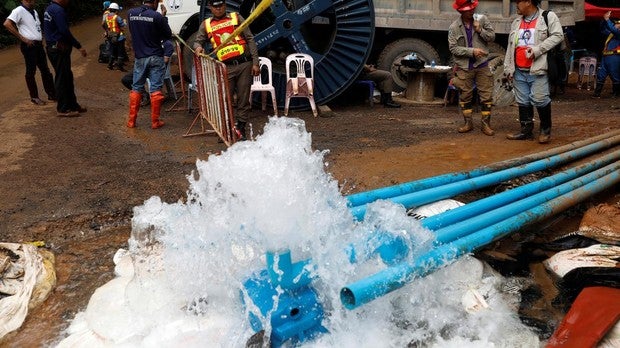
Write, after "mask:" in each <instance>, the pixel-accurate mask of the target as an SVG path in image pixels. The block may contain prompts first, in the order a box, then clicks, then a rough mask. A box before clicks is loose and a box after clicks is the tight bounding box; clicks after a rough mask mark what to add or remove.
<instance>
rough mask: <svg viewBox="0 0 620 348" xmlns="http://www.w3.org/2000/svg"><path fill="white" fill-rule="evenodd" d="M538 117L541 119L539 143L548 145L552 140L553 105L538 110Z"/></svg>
mask: <svg viewBox="0 0 620 348" xmlns="http://www.w3.org/2000/svg"><path fill="white" fill-rule="evenodd" d="M536 110H537V111H538V117H539V118H540V133H539V134H538V142H539V143H540V144H546V143H548V142H549V140H551V103H549V104H547V105H545V106H543V107H538V108H536Z"/></svg>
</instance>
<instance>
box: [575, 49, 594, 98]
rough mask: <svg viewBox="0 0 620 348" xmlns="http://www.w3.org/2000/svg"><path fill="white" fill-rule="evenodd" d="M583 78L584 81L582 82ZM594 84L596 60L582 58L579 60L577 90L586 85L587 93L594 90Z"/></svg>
mask: <svg viewBox="0 0 620 348" xmlns="http://www.w3.org/2000/svg"><path fill="white" fill-rule="evenodd" d="M584 76H585V81H584ZM595 82H596V58H594V57H582V58H579V77H578V78H577V89H582V88H583V85H584V84H585V85H586V89H587V90H588V91H589V90H590V89H593V88H594V84H595Z"/></svg>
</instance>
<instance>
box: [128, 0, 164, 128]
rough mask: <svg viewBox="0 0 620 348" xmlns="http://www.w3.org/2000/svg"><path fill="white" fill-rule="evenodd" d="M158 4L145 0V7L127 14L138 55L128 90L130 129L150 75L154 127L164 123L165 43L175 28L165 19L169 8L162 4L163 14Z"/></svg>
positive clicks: (135, 50)
mask: <svg viewBox="0 0 620 348" xmlns="http://www.w3.org/2000/svg"><path fill="white" fill-rule="evenodd" d="M157 6H158V3H157V1H156V0H144V2H143V3H142V6H140V7H135V8H132V9H131V10H129V13H128V14H127V18H128V20H129V31H130V32H131V39H132V40H131V44H132V46H133V52H134V56H135V61H134V65H133V83H132V87H131V91H130V92H129V119H128V121H127V127H128V128H134V127H136V119H137V118H138V111H139V110H140V102H141V101H142V93H144V92H145V89H144V84H145V83H146V79H147V78H148V79H149V82H150V87H149V93H150V96H151V128H152V129H157V128H160V127H162V126H163V125H164V122H163V121H161V120H160V119H159V117H160V115H161V106H162V104H163V102H164V99H165V98H164V94H163V93H162V92H161V89H162V87H163V85H164V74H165V72H166V62H165V61H164V47H163V46H162V42H164V41H166V40H170V39H172V31H171V30H170V26H169V25H168V19H167V18H166V7H165V6H164V5H163V4H162V5H161V11H162V13H159V12H157V11H156V9H157Z"/></svg>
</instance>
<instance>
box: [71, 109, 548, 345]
mask: <svg viewBox="0 0 620 348" xmlns="http://www.w3.org/2000/svg"><path fill="white" fill-rule="evenodd" d="M325 154H326V152H321V151H316V150H313V149H312V147H311V136H310V134H309V133H307V132H306V130H305V125H304V123H303V121H301V120H298V119H290V118H272V119H270V121H269V123H268V124H267V126H266V128H265V131H264V134H263V135H262V136H260V137H258V139H257V140H256V141H251V142H242V143H238V144H235V145H234V146H232V147H230V148H229V149H228V150H227V151H225V152H223V153H222V154H221V155H217V156H216V155H212V156H210V157H209V158H208V160H207V161H200V160H199V161H197V163H196V171H195V172H194V173H192V174H191V175H189V176H188V181H189V189H188V192H187V198H186V199H185V200H184V201H179V202H176V203H166V202H162V201H161V199H160V198H159V197H152V198H150V199H148V200H147V201H145V203H144V204H143V205H142V206H139V207H136V208H134V217H133V219H132V236H131V238H130V241H129V245H130V248H129V252H128V253H126V255H124V256H123V255H121V256H119V259H122V260H125V262H121V261H119V262H117V274H118V277H117V278H116V279H114V280H112V281H111V282H109V283H108V284H106V285H104V286H103V287H101V288H99V289H98V290H97V291H96V292H95V294H93V296H92V297H91V300H90V302H89V305H88V308H87V309H86V311H85V312H84V313H80V314H79V315H78V316H76V318H75V320H74V321H73V322H72V325H71V327H70V329H69V331H68V334H69V336H68V337H67V338H65V340H63V341H62V342H61V343H60V346H72V345H73V346H76V345H77V346H89V347H93V346H121V345H122V346H146V347H172V346H183V347H204V346H218V347H242V346H244V345H245V342H246V340H247V339H248V338H249V337H250V336H251V335H252V334H253V333H254V332H253V331H252V330H251V328H250V327H249V322H248V320H247V312H246V310H248V309H245V310H244V308H243V306H242V304H241V301H240V299H239V291H240V290H241V289H242V282H243V281H245V280H246V279H247V278H248V277H250V276H251V275H252V273H254V272H256V271H259V270H261V269H264V268H265V257H264V254H265V252H266V251H278V250H285V249H289V250H291V255H292V257H293V261H294V262H295V261H298V260H303V259H307V258H311V259H312V260H313V263H314V264H315V265H316V266H317V268H316V269H317V271H316V272H317V275H318V278H316V279H315V280H314V281H313V283H312V286H313V287H314V288H315V289H316V290H317V293H318V294H319V297H320V301H321V304H322V305H323V307H324V310H325V312H326V319H325V322H324V326H325V327H326V328H327V329H328V330H329V331H330V333H329V334H326V335H323V336H321V337H319V338H318V339H316V340H314V341H311V342H307V343H304V345H305V346H311V347H334V346H338V347H405V346H407V345H408V344H409V343H410V342H425V344H428V345H429V346H432V345H433V344H434V345H436V346H448V347H449V346H454V347H456V346H458V347H463V346H467V345H470V346H472V347H473V346H476V347H481V346H482V347H484V346H488V347H516V346H524V347H531V346H535V345H537V342H538V340H537V337H536V335H534V334H533V333H531V332H530V331H529V330H528V329H527V328H525V327H524V326H523V325H522V324H521V323H520V322H519V320H518V318H517V317H516V314H515V313H516V310H515V309H514V308H511V307H510V305H509V304H511V303H515V302H518V299H516V300H515V299H514V298H512V299H510V298H509V299H508V300H507V299H506V295H505V294H503V293H501V291H499V289H501V285H502V283H503V278H501V277H499V276H496V275H489V273H488V272H483V271H482V264H481V263H480V262H479V261H477V260H475V259H473V258H471V257H465V258H464V259H463V260H461V261H459V262H457V263H455V264H454V265H451V266H449V267H446V268H444V269H442V270H440V271H438V272H436V273H434V274H431V275H430V276H427V277H426V278H424V279H420V280H417V281H414V282H412V284H410V285H408V286H406V287H404V288H403V289H401V290H398V291H395V292H393V293H391V294H388V295H387V296H384V297H383V298H380V299H377V300H375V301H373V302H371V303H369V304H367V305H364V306H362V307H361V308H359V309H356V310H353V311H348V310H345V309H343V307H342V305H341V303H340V299H339V291H340V289H341V288H342V287H343V286H345V285H347V284H348V283H350V282H353V281H355V280H358V279H360V278H362V277H363V276H365V275H369V274H371V273H373V272H376V271H378V270H380V269H382V268H384V267H385V265H383V264H382V263H381V262H380V261H378V260H376V259H371V260H368V261H366V262H363V263H358V264H350V263H349V261H348V259H349V258H348V255H347V252H346V249H347V248H346V247H347V246H348V245H351V244H356V243H357V244H360V242H361V241H366V240H369V231H377V230H380V231H387V232H389V233H393V234H396V235H399V236H403V237H405V239H406V240H407V241H408V242H409V243H410V247H411V248H412V251H413V252H412V253H411V255H410V256H409V257H413V256H414V255H416V254H419V253H420V252H422V251H423V250H425V249H426V248H427V247H429V245H430V244H431V243H432V235H431V233H430V232H429V231H426V230H424V229H423V228H422V227H420V225H419V222H417V221H415V220H414V219H413V218H411V217H408V216H407V215H406V212H405V209H404V208H403V207H401V206H398V205H395V204H392V203H389V202H386V201H379V202H375V203H372V204H371V205H370V206H369V208H368V213H367V217H366V220H365V221H364V222H360V223H358V222H355V221H354V220H353V218H352V216H351V214H350V213H349V210H348V208H347V205H346V199H345V198H344V197H343V196H342V195H341V193H340V192H339V189H338V183H337V182H336V181H335V180H334V179H333V178H332V177H331V176H330V175H329V174H327V173H326V170H325V169H326V165H325V164H324V156H325ZM128 260H131V261H130V262H127V261H128ZM121 265H125V266H123V267H129V268H131V269H129V270H127V269H120V270H119V267H120V266H121ZM471 289H478V290H479V293H482V294H483V296H484V298H485V299H486V301H487V302H488V305H489V307H488V308H486V309H484V310H480V311H477V312H474V313H470V312H467V311H466V310H465V309H464V306H463V304H462V303H461V302H462V300H461V299H462V298H463V296H464V294H465V293H466V292H467V291H468V290H471ZM251 309H252V306H249V310H251ZM264 326H266V329H267V332H269V330H270V328H269V326H268V323H264ZM517 341H518V342H524V343H518V344H517Z"/></svg>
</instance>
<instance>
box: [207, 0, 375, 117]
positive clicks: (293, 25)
mask: <svg viewBox="0 0 620 348" xmlns="http://www.w3.org/2000/svg"><path fill="white" fill-rule="evenodd" d="M226 5H227V9H228V11H236V12H239V13H241V15H242V16H243V17H244V18H247V17H248V15H249V13H250V12H251V10H252V9H253V7H254V5H255V3H254V1H251V0H245V1H239V0H227V1H226ZM200 14H201V18H203V19H204V18H207V17H209V16H210V15H211V14H210V12H209V10H208V6H207V0H203V1H202V5H201V11H200ZM250 29H251V30H252V33H253V34H254V39H255V41H256V44H257V45H258V51H259V55H260V56H264V57H268V58H269V59H271V60H272V64H273V85H274V88H275V90H276V96H277V102H278V106H279V107H280V108H283V107H284V99H285V95H286V70H285V66H284V65H285V62H284V60H285V58H286V56H287V55H288V54H291V53H306V54H309V55H311V56H312V58H313V59H314V86H315V88H314V99H315V101H316V103H317V104H325V103H327V102H329V101H330V100H332V99H333V98H335V97H337V96H338V95H339V94H340V93H342V92H343V91H344V90H345V89H346V88H347V87H349V86H350V85H351V84H352V83H353V81H355V79H356V78H357V76H358V75H359V74H360V72H361V71H362V68H363V66H364V64H365V62H366V59H367V58H368V55H369V54H370V49H371V47H372V43H373V39H374V31H375V14H374V7H373V5H372V1H371V0H313V1H308V0H274V1H273V3H272V5H271V7H270V8H269V9H267V10H266V11H265V12H264V13H263V14H261V15H260V16H259V17H258V18H257V19H256V20H255V21H254V22H253V23H252V24H251V25H250ZM308 107H309V104H308V103H307V100H305V99H304V98H292V99H291V102H290V108H291V109H305V108H308Z"/></svg>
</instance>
